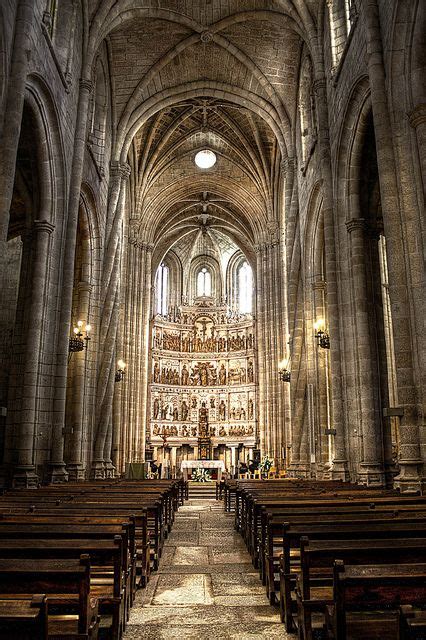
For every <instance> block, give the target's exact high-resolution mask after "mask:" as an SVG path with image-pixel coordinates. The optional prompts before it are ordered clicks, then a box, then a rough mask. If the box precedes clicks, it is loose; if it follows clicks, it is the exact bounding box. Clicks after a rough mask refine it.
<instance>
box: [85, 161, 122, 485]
mask: <svg viewBox="0 0 426 640" xmlns="http://www.w3.org/2000/svg"><path fill="white" fill-rule="evenodd" d="M129 175H130V167H129V166H128V165H127V164H119V163H112V165H111V182H110V189H109V196H108V213H107V224H106V240H105V244H106V246H105V254H104V264H103V270H102V291H101V308H102V313H101V327H100V340H99V348H100V366H99V376H98V388H97V399H96V403H97V420H96V422H97V429H96V436H95V445H94V456H93V462H92V477H93V478H94V479H102V478H103V477H104V475H105V463H107V466H108V468H109V469H110V464H109V463H110V453H108V451H107V448H108V447H106V443H112V404H113V396H114V382H115V365H114V360H115V357H116V339H117V329H118V320H119V316H120V298H121V297H120V285H121V266H122V265H121V240H122V237H121V236H122V228H121V227H122V219H123V208H124V198H125V181H126V180H127V178H128V177H129ZM108 473H109V475H111V473H112V472H111V470H109V471H108Z"/></svg>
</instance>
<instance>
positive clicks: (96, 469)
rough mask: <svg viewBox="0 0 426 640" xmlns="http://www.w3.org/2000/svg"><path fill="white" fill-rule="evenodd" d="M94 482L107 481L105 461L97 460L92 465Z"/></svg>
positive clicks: (91, 473) (91, 474)
mask: <svg viewBox="0 0 426 640" xmlns="http://www.w3.org/2000/svg"><path fill="white" fill-rule="evenodd" d="M90 477H91V478H92V480H104V479H105V467H104V461H103V460H95V461H94V462H93V463H92V470H91V472H90Z"/></svg>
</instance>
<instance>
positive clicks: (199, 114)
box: [90, 0, 321, 260]
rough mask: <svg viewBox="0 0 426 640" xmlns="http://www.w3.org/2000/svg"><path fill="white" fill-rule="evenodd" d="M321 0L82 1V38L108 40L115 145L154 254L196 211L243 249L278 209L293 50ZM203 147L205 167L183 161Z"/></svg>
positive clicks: (290, 135) (188, 230)
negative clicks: (86, 5) (86, 29)
mask: <svg viewBox="0 0 426 640" xmlns="http://www.w3.org/2000/svg"><path fill="white" fill-rule="evenodd" d="M320 4H321V3H319V2H318V0H276V1H267V0H228V1H226V0H194V1H192V0H168V1H167V0H155V2H154V0H152V2H149V1H147V0H143V1H142V2H140V1H137V2H136V0H133V1H132V0H115V1H112V0H102V1H99V2H97V3H96V2H93V3H91V4H90V10H91V19H92V24H96V26H97V29H96V30H94V35H93V42H94V43H96V39H97V40H98V41H99V42H100V41H101V39H102V37H106V38H107V42H108V51H109V59H110V73H111V76H112V80H113V86H114V94H115V120H116V123H117V127H116V129H117V135H116V146H117V149H116V152H115V155H116V157H117V156H118V157H121V159H125V158H127V160H128V162H129V163H130V165H131V167H132V178H131V180H132V183H131V189H132V192H131V193H132V209H133V211H132V218H133V224H134V225H135V228H137V232H138V234H139V236H140V237H141V239H143V240H144V241H148V242H151V243H153V244H154V247H155V251H156V252H157V255H156V258H157V259H158V260H160V259H161V255H160V254H162V255H164V253H165V251H167V249H168V248H169V247H171V246H172V245H173V244H174V243H175V242H176V240H177V239H179V238H181V237H183V236H188V237H189V236H191V235H196V234H197V233H198V232H199V230H200V226H199V225H200V221H199V220H200V215H201V214H203V213H204V214H205V215H206V216H208V218H207V220H208V226H209V230H210V232H212V233H215V234H216V240H217V242H219V245H220V244H221V242H223V240H221V239H222V238H228V242H230V243H231V244H232V245H233V246H234V247H239V248H241V249H242V250H243V251H244V252H245V253H246V254H247V255H250V254H253V251H254V247H255V245H256V244H257V243H259V242H263V241H265V240H266V241H267V239H268V234H270V232H271V229H272V230H273V229H274V224H276V221H277V220H278V215H279V214H278V210H279V206H280V202H279V201H278V198H277V192H278V191H279V190H278V189H277V185H278V184H279V181H280V180H282V176H281V173H280V172H281V161H282V160H284V159H285V158H286V156H293V145H294V123H295V118H296V112H297V109H296V107H297V91H298V73H299V66H300V60H301V55H302V50H303V48H304V47H306V42H308V40H309V38H308V36H307V34H308V33H309V34H312V33H313V30H315V28H316V27H315V25H316V22H317V19H318V6H319V5H320ZM202 148H209V149H211V150H213V151H214V152H215V153H216V154H217V157H218V161H217V164H216V165H215V166H214V167H213V168H212V169H209V170H200V169H198V168H197V167H196V166H195V164H194V156H195V153H196V152H197V151H198V150H200V149H202ZM123 154H124V157H123ZM212 237H213V236H212ZM186 241H187V242H189V240H188V238H187V240H186Z"/></svg>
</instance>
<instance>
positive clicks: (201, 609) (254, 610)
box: [124, 499, 294, 640]
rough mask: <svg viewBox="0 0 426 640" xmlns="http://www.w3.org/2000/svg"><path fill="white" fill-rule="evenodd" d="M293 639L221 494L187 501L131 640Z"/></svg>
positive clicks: (140, 602) (133, 619)
mask: <svg viewBox="0 0 426 640" xmlns="http://www.w3.org/2000/svg"><path fill="white" fill-rule="evenodd" d="M212 637H213V638H214V640H252V639H253V640H254V639H255V638H268V640H275V638H280V639H281V640H290V638H293V639H294V636H292V635H288V634H286V633H285V631H284V627H283V625H282V624H281V622H280V617H279V611H278V608H276V607H275V608H274V607H271V606H270V605H269V604H268V600H267V598H266V595H265V588H264V587H263V586H262V584H261V582H260V579H259V576H258V574H257V573H256V571H255V570H254V569H253V565H252V563H251V558H250V556H249V554H248V552H247V550H246V548H245V545H244V542H243V540H242V538H241V537H240V535H239V534H237V533H236V532H235V530H234V518H233V516H232V514H226V513H224V511H223V507H222V506H221V504H220V503H218V502H216V501H215V500H214V499H211V500H202V501H201V500H198V501H197V500H194V501H192V502H190V503H188V502H186V503H185V506H183V507H181V508H180V509H179V512H178V513H177V514H176V519H175V523H174V527H173V530H172V533H171V534H170V535H169V537H168V538H167V540H166V541H165V545H164V549H163V554H162V558H161V561H160V567H159V570H158V572H156V573H154V574H152V576H151V578H150V581H149V583H148V586H147V588H146V589H144V590H140V591H139V592H138V593H137V595H136V599H135V603H134V606H133V608H132V610H131V612H130V620H129V623H128V626H127V629H126V632H125V634H124V640H139V639H140V640H142V639H143V640H162V639H164V640H172V639H173V640H176V639H182V640H183V639H185V640H202V639H204V638H205V639H206V640H207V639H208V640H211V638H212Z"/></svg>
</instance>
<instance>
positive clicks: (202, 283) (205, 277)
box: [197, 267, 212, 296]
mask: <svg viewBox="0 0 426 640" xmlns="http://www.w3.org/2000/svg"><path fill="white" fill-rule="evenodd" d="M211 294H212V275H211V273H210V271H209V270H208V269H206V267H203V268H202V269H201V270H200V271H199V272H198V275H197V296H211Z"/></svg>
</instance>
